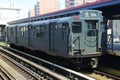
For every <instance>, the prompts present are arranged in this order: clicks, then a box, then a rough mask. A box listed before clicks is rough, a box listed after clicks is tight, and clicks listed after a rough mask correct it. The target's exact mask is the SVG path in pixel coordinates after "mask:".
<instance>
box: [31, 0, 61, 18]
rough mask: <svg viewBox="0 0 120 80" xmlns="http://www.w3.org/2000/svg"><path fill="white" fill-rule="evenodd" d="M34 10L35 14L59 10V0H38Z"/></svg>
mask: <svg viewBox="0 0 120 80" xmlns="http://www.w3.org/2000/svg"><path fill="white" fill-rule="evenodd" d="M34 10H35V16H38V15H41V14H46V13H49V12H53V11H57V10H60V0H38V2H37V3H36V5H35V6H34ZM29 12H30V11H29ZM29 17H32V16H29Z"/></svg>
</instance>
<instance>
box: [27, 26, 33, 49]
mask: <svg viewBox="0 0 120 80" xmlns="http://www.w3.org/2000/svg"><path fill="white" fill-rule="evenodd" d="M32 39H33V26H32V25H28V46H30V47H32V46H33V41H32Z"/></svg>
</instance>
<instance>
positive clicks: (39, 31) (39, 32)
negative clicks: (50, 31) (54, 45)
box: [36, 25, 45, 38]
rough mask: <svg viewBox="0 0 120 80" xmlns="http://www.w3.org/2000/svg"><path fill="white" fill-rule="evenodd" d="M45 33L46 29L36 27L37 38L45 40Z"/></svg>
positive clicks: (41, 26)
mask: <svg viewBox="0 0 120 80" xmlns="http://www.w3.org/2000/svg"><path fill="white" fill-rule="evenodd" d="M44 31H45V28H44V26H43V25H40V26H37V27H36V37H37V38H43V37H44Z"/></svg>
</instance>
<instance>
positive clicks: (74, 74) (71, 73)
mask: <svg viewBox="0 0 120 80" xmlns="http://www.w3.org/2000/svg"><path fill="white" fill-rule="evenodd" d="M2 47H4V46H2ZM2 49H3V48H2ZM10 49H11V50H14V51H17V52H19V53H21V54H22V55H24V56H25V55H26V56H28V57H29V58H34V59H36V60H38V61H39V62H44V63H46V64H49V65H50V66H53V67H55V68H57V69H60V70H63V71H64V73H66V74H67V77H68V78H69V79H83V80H95V79H94V78H91V77H88V76H86V75H84V74H82V73H79V72H76V71H73V70H70V69H67V68H65V67H62V66H60V65H57V64H54V63H51V62H49V61H46V60H43V59H40V58H37V57H35V56H32V55H29V54H27V53H24V52H21V51H18V50H15V49H13V48H10ZM10 54H12V53H10ZM25 61H26V60H25ZM28 62H30V61H28ZM31 65H33V64H31ZM38 66H39V65H38Z"/></svg>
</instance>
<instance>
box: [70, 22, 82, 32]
mask: <svg viewBox="0 0 120 80" xmlns="http://www.w3.org/2000/svg"><path fill="white" fill-rule="evenodd" d="M72 32H73V33H81V32H82V26H81V22H73V23H72Z"/></svg>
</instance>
